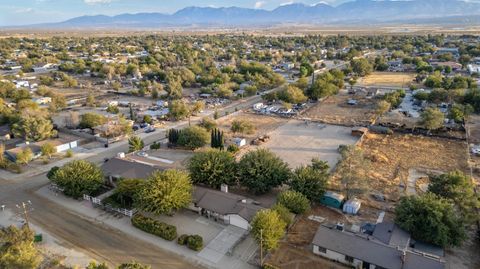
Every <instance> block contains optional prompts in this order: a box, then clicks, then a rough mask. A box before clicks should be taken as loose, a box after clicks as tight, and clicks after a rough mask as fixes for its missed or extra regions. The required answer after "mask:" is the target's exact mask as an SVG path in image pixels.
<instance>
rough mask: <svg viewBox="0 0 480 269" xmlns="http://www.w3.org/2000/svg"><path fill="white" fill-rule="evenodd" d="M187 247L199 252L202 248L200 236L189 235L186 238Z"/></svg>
mask: <svg viewBox="0 0 480 269" xmlns="http://www.w3.org/2000/svg"><path fill="white" fill-rule="evenodd" d="M187 247H188V248H189V249H192V250H195V251H199V250H201V249H202V248H203V238H202V237H201V236H200V235H197V234H196V235H191V236H189V237H188V238H187Z"/></svg>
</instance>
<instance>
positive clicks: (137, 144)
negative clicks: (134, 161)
mask: <svg viewBox="0 0 480 269" xmlns="http://www.w3.org/2000/svg"><path fill="white" fill-rule="evenodd" d="M143 147H145V143H144V142H143V140H142V139H141V138H140V137H138V136H136V135H135V136H132V137H130V138H129V139H128V151H129V152H135V151H140V150H142V149H143Z"/></svg>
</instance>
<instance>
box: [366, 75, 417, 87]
mask: <svg viewBox="0 0 480 269" xmlns="http://www.w3.org/2000/svg"><path fill="white" fill-rule="evenodd" d="M414 79H415V74H414V73H401V72H373V73H372V74H370V75H369V76H367V77H365V78H363V79H361V80H360V81H359V82H358V84H359V85H363V86H387V87H408V86H409V85H410V84H412V83H413V82H414Z"/></svg>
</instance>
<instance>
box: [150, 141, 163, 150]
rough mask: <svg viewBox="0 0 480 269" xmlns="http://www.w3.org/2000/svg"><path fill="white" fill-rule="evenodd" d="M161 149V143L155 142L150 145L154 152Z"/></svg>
mask: <svg viewBox="0 0 480 269" xmlns="http://www.w3.org/2000/svg"><path fill="white" fill-rule="evenodd" d="M160 147H161V144H160V142H153V144H151V145H150V149H152V150H158V149H160Z"/></svg>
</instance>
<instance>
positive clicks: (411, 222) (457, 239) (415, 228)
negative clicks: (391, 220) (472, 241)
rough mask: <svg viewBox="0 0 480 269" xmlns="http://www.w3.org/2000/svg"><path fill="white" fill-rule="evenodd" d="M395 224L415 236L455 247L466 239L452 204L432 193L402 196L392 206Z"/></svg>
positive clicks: (461, 223)
mask: <svg viewBox="0 0 480 269" xmlns="http://www.w3.org/2000/svg"><path fill="white" fill-rule="evenodd" d="M395 223H397V224H398V225H399V226H400V227H401V228H402V229H405V230H406V231H408V232H409V233H410V234H411V235H412V237H413V238H414V239H416V240H420V241H423V242H426V243H431V244H435V245H439V246H442V247H447V246H458V245H460V244H461V243H462V241H464V240H465V238H466V233H465V227H464V224H463V222H462V219H461V218H460V217H459V216H458V215H457V214H456V213H455V211H454V208H453V205H452V204H451V203H450V202H449V201H448V200H446V199H443V198H440V197H438V196H436V195H435V194H433V193H426V194H424V195H421V196H404V197H402V198H401V199H400V203H399V204H398V205H397V207H396V208H395Z"/></svg>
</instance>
